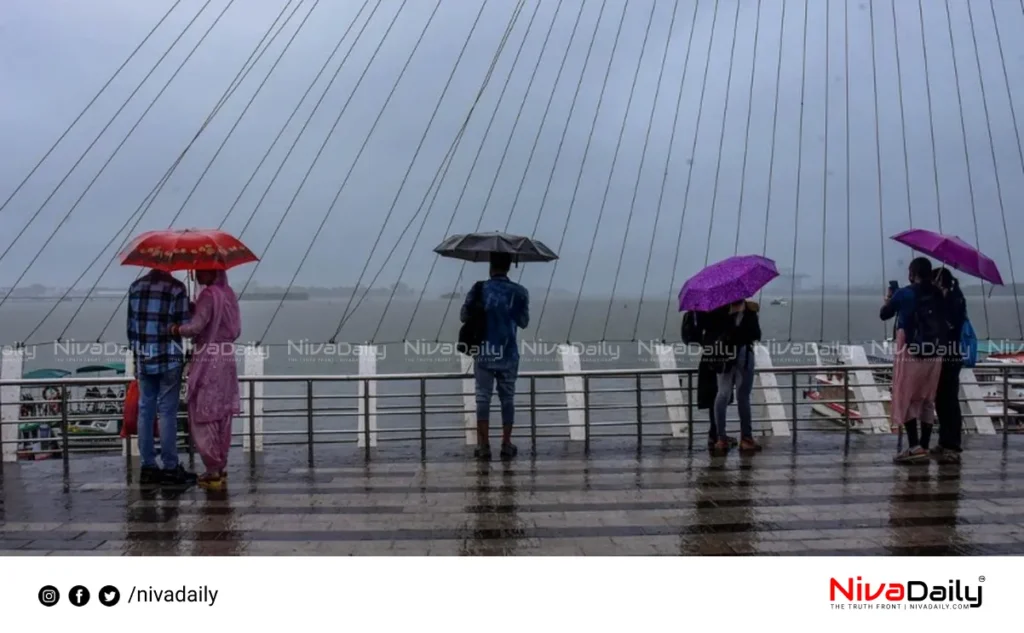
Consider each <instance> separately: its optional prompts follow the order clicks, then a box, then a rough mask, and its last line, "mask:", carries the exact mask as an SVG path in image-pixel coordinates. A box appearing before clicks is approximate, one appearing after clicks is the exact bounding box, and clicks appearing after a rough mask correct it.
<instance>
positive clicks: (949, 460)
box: [939, 450, 960, 464]
mask: <svg viewBox="0 0 1024 633" xmlns="http://www.w3.org/2000/svg"><path fill="white" fill-rule="evenodd" d="M939 463H940V464H959V463H960V453H958V452H956V451H947V450H943V451H942V453H941V454H940V455H939Z"/></svg>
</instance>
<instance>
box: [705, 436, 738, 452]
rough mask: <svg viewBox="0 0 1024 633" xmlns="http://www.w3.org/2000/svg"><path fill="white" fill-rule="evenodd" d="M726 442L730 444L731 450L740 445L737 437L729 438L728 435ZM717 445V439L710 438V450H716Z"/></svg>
mask: <svg viewBox="0 0 1024 633" xmlns="http://www.w3.org/2000/svg"><path fill="white" fill-rule="evenodd" d="M725 441H726V442H728V443H729V448H736V447H737V446H739V444H740V443H739V441H738V440H737V439H736V438H735V437H729V436H728V435H727V436H726V437H725ZM717 443H718V438H717V437H711V436H708V450H712V451H713V450H715V444H717Z"/></svg>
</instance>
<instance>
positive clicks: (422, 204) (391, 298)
mask: <svg viewBox="0 0 1024 633" xmlns="http://www.w3.org/2000/svg"><path fill="white" fill-rule="evenodd" d="M521 4H522V3H521ZM539 10H540V2H539V1H538V2H537V3H536V4H535V6H534V8H533V13H532V14H531V15H530V21H529V22H528V23H527V25H526V31H525V32H524V34H523V40H522V42H520V43H519V48H518V49H517V50H516V54H515V57H514V58H513V59H512V65H511V66H510V67H509V71H508V75H507V76H506V77H505V83H504V85H503V86H502V88H501V93H500V94H499V95H498V98H497V100H496V101H495V104H494V110H493V111H492V112H491V118H490V120H489V121H488V122H487V128H486V129H485V130H484V133H483V136H482V138H481V140H480V145H479V146H478V147H477V151H476V156H475V157H474V158H473V163H472V165H471V166H470V169H469V172H468V173H467V175H466V180H465V182H464V184H463V187H462V191H461V192H460V193H459V199H458V200H457V201H456V202H455V206H454V208H453V210H452V218H453V219H454V216H455V214H457V213H458V210H459V207H460V205H461V203H462V199H463V196H464V195H465V193H466V190H467V188H468V187H469V182H470V180H472V177H473V172H474V171H475V169H476V166H477V164H478V163H479V160H480V154H481V153H482V152H483V148H484V145H485V144H486V142H487V139H488V138H489V137H490V133H491V128H492V126H493V125H494V121H495V119H496V118H497V114H498V110H499V109H500V107H501V105H502V102H503V101H504V98H505V93H506V91H507V90H508V86H509V83H510V82H511V81H512V76H513V75H514V74H515V69H516V66H517V65H518V64H519V58H520V56H521V55H522V52H523V49H524V48H525V47H526V41H527V40H528V39H529V37H530V31H531V30H532V29H533V23H534V21H535V20H536V18H537V13H538V11H539ZM557 13H558V12H557V9H556V11H555V15H556V16H557ZM516 20H518V17H517V18H516ZM513 23H514V22H513ZM553 25H554V21H552V26H553ZM549 32H550V29H549ZM510 36H511V30H507V31H506V37H505V38H503V39H505V40H507V38H508V37H510ZM503 49H504V44H502V45H501V50H503ZM500 52H501V51H499V55H496V56H495V57H494V61H495V62H496V61H497V59H498V56H500ZM541 55H543V51H541ZM539 59H540V57H538V60H539ZM492 72H493V71H492ZM489 75H490V73H488V76H487V77H486V78H485V81H486V82H489V81H490V79H489ZM484 85H486V83H485V84H484ZM479 94H481V95H482V94H483V93H482V92H480V93H479ZM529 94H530V90H529V88H527V91H526V94H525V95H524V97H523V100H522V101H521V102H520V107H519V112H520V113H522V108H523V106H524V105H525V104H526V100H527V98H528V97H529ZM518 121H519V119H518V116H517V117H516V124H518ZM514 134H515V124H514V125H513V127H512V133H510V134H509V138H508V143H506V145H505V151H506V152H507V151H508V147H509V145H510V144H511V142H512V138H513V136H514ZM459 140H460V142H461V137H459ZM452 158H454V156H452ZM504 158H505V154H502V161H504ZM446 163H447V164H446ZM450 166H451V160H450V159H449V157H448V156H447V155H446V156H445V159H442V164H441V167H439V171H438V172H437V173H438V174H442V175H441V176H440V180H439V181H438V182H437V187H436V189H435V190H434V197H433V199H432V200H431V203H430V205H429V206H426V204H427V198H428V197H429V196H430V190H431V188H430V187H428V188H427V191H426V192H425V193H424V195H423V199H422V200H421V201H420V206H419V207H417V209H416V212H415V213H414V214H413V217H412V219H411V220H410V222H409V223H407V224H406V226H405V228H404V229H403V230H402V233H401V235H400V236H399V239H398V240H396V242H395V249H397V248H398V243H399V242H400V241H401V239H402V238H404V237H405V234H406V232H407V231H408V230H409V228H411V227H412V224H413V222H415V218H416V217H418V216H419V215H420V214H421V213H422V211H423V209H424V207H425V206H426V209H427V213H426V214H424V215H423V220H422V222H420V227H419V230H418V231H417V232H416V235H415V237H414V238H413V242H412V246H411V247H410V248H409V249H408V252H407V253H406V257H405V262H404V263H403V264H402V268H401V270H400V271H399V272H398V282H401V280H402V277H403V276H404V275H405V271H406V270H407V269H408V266H409V262H410V261H411V260H412V254H413V252H414V251H415V250H416V246H417V245H418V244H419V239H420V236H421V235H422V233H423V228H424V227H425V226H426V223H427V219H428V218H429V217H430V214H431V212H432V211H433V209H434V201H436V200H437V195H438V193H439V192H440V190H441V187H442V186H443V184H444V178H445V177H446V176H447V173H448V168H449V167H450ZM442 168H443V172H442V171H441V170H442ZM500 171H501V163H499V164H498V169H497V170H496V171H495V180H494V181H492V191H493V182H496V181H497V174H498V173H500ZM436 177H437V175H436V174H435V178H436ZM489 200H490V196H489V195H488V199H487V200H485V201H484V204H483V205H482V207H481V208H482V209H486V208H487V205H488V202H489ZM481 217H483V211H481ZM450 228H451V227H450V225H449V229H450ZM446 233H447V230H446ZM395 249H392V250H391V251H390V252H389V253H388V256H387V258H386V259H385V261H384V264H383V265H382V266H381V267H380V269H379V270H378V271H377V274H375V275H374V278H373V281H371V282H370V284H369V287H370V288H372V287H373V285H374V284H375V283H376V280H377V278H378V277H379V276H380V274H381V272H383V270H384V267H385V266H386V265H387V263H388V262H389V261H391V256H392V255H393V254H394V252H395ZM372 256H373V253H372V252H371V254H370V257H371V258H372ZM438 259H439V258H436V257H435V258H433V259H432V263H433V264H436V263H437V260H438ZM433 270H434V266H431V269H430V271H431V273H432V272H433ZM459 277H460V278H461V274H460V275H459ZM398 282H396V284H395V286H393V287H392V289H391V295H390V296H389V297H388V301H387V303H386V304H385V306H384V312H383V313H382V314H381V316H380V320H379V322H378V323H377V329H376V330H375V331H374V334H373V337H372V339H371V340H374V339H376V338H377V334H378V332H379V331H380V327H381V325H383V323H384V318H385V317H386V316H387V314H388V310H390V309H391V304H392V302H393V301H394V298H395V294H396V293H397V290H398V285H397V284H398ZM429 283H430V275H429V274H428V276H427V281H426V282H424V284H423V292H425V291H426V287H427V285H428V284H429ZM357 285H358V284H357ZM453 292H454V291H453ZM420 296H421V297H422V293H421V295H420ZM356 309H358V305H357V306H356V308H355V309H353V310H352V312H351V313H350V314H354V313H355V310H356ZM413 318H415V314H414V315H413ZM345 321H347V319H345V318H344V317H343V323H344V322H345ZM411 322H412V321H411V320H410V323H411ZM442 326H443V321H442ZM342 327H344V325H342ZM407 331H408V330H407Z"/></svg>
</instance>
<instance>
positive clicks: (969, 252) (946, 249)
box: [892, 229, 1003, 286]
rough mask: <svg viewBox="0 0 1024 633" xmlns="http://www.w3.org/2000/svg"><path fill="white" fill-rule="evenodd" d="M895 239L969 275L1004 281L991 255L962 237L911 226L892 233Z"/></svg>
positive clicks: (989, 280) (1001, 283)
mask: <svg viewBox="0 0 1024 633" xmlns="http://www.w3.org/2000/svg"><path fill="white" fill-rule="evenodd" d="M892 239H894V240H896V241H897V242H899V243H900V244H905V245H907V246H909V247H910V248H912V249H914V250H915V251H919V252H921V253H924V254H925V255H930V256H931V257H934V258H935V259H937V260H939V261H940V262H942V263H943V264H946V265H947V266H951V267H953V268H955V269H957V270H959V271H962V272H965V273H967V274H968V275H971V276H973V277H977V278H979V279H983V280H985V281H987V282H990V283H993V284H996V285H997V286H1001V285H1003V276H1002V275H1000V274H999V269H998V268H997V267H996V263H995V262H994V261H992V258H991V257H987V256H985V255H984V254H983V253H982V252H981V251H979V250H978V249H976V248H974V247H973V246H971V245H970V244H968V243H967V242H965V241H963V240H962V239H960V238H959V237H955V236H951V235H942V234H941V233H936V232H934V231H927V230H925V229H910V230H909V231H904V232H902V233H900V234H898V235H893V236H892Z"/></svg>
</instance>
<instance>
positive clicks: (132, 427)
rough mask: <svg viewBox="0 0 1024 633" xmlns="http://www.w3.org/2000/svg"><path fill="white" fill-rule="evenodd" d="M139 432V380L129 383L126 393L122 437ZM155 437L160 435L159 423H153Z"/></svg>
mask: <svg viewBox="0 0 1024 633" xmlns="http://www.w3.org/2000/svg"><path fill="white" fill-rule="evenodd" d="M138 434H139V381H138V380H133V381H131V382H130V383H129V384H128V390H127V391H125V394H124V424H122V425H121V437H123V438H124V437H132V436H133V435H138ZM153 437H160V428H159V425H155V424H154V425H153Z"/></svg>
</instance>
